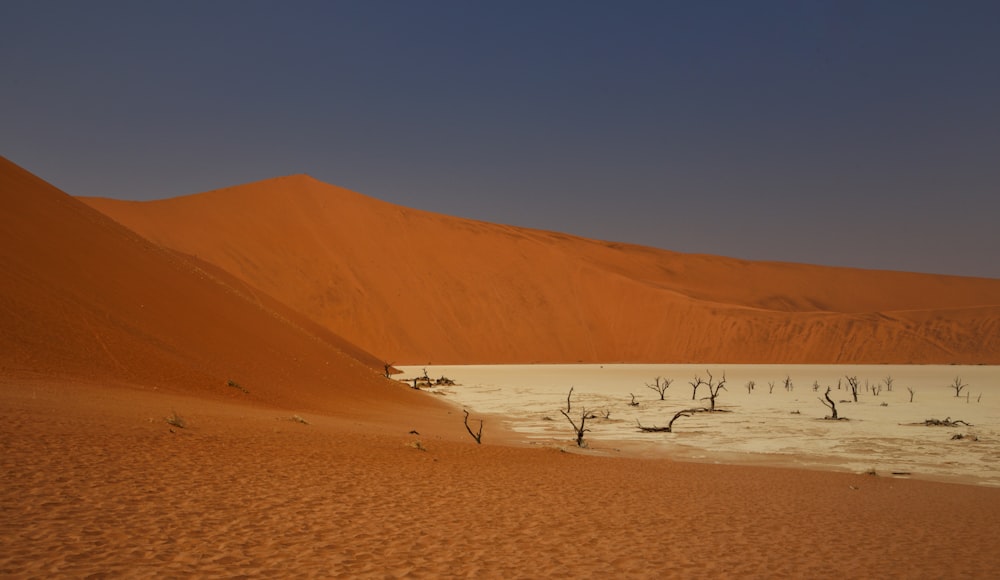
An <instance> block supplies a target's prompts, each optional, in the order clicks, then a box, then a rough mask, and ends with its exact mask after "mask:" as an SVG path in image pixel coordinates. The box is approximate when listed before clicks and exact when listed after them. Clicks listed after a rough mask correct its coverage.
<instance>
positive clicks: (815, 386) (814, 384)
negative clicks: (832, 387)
mask: <svg viewBox="0 0 1000 580" xmlns="http://www.w3.org/2000/svg"><path fill="white" fill-rule="evenodd" d="M813 392H814V393H818V392H819V381H813Z"/></svg>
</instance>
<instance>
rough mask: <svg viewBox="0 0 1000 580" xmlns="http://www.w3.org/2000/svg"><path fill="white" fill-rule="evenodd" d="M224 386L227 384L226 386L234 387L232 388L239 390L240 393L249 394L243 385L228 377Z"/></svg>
mask: <svg viewBox="0 0 1000 580" xmlns="http://www.w3.org/2000/svg"><path fill="white" fill-rule="evenodd" d="M226 386H227V387H232V388H234V389H236V390H238V391H240V392H241V393H243V394H244V395H249V394H250V391H248V390H247V389H245V388H244V387H243V385H241V384H239V383H237V382H236V381H234V380H232V379H229V380H228V381H226Z"/></svg>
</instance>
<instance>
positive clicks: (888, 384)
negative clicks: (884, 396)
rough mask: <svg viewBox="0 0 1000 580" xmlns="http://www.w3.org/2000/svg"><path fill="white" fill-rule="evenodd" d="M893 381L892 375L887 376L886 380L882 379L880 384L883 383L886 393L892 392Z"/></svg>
mask: <svg viewBox="0 0 1000 580" xmlns="http://www.w3.org/2000/svg"><path fill="white" fill-rule="evenodd" d="M894 380H895V379H893V378H892V375H889V376H887V377H886V378H884V379H882V382H883V383H885V390H886V391H888V392H890V393H891V392H892V382H893V381H894Z"/></svg>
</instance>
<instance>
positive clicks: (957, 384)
mask: <svg viewBox="0 0 1000 580" xmlns="http://www.w3.org/2000/svg"><path fill="white" fill-rule="evenodd" d="M968 386H969V385H967V384H965V383H963V382H962V377H955V381H954V382H953V383H952V384H951V385H949V387H948V388H950V389H955V396H956V397H961V396H962V389H964V388H965V387H968Z"/></svg>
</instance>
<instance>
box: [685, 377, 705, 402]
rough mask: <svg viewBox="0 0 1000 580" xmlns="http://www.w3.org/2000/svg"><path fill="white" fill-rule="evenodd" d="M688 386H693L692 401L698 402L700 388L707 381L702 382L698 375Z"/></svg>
mask: <svg viewBox="0 0 1000 580" xmlns="http://www.w3.org/2000/svg"><path fill="white" fill-rule="evenodd" d="M688 384H689V385H691V400H692V401H697V400H698V387H700V386H702V385H704V384H705V381H704V380H702V378H701V377H699V376H698V375H695V377H694V380H693V381H688Z"/></svg>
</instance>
